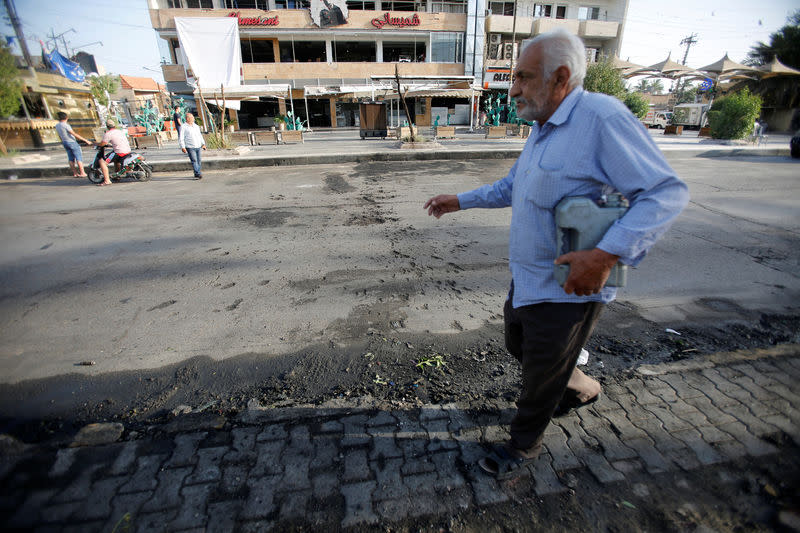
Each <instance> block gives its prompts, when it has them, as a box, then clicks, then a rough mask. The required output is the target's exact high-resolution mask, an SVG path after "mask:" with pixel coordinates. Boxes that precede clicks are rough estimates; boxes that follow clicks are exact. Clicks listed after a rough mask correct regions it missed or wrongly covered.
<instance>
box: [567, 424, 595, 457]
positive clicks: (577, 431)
mask: <svg viewBox="0 0 800 533" xmlns="http://www.w3.org/2000/svg"><path fill="white" fill-rule="evenodd" d="M558 425H559V426H561V428H562V429H563V430H564V433H565V434H566V435H567V446H569V449H570V450H571V451H572V453H575V454H578V452H579V451H580V450H582V449H584V448H586V447H587V446H597V445H598V442H597V440H595V439H594V437H591V436H590V435H588V434H587V433H586V431H584V430H583V428H582V427H581V425H580V423H579V419H578V418H577V417H569V416H565V417H562V418H559V419H558ZM578 457H579V458H580V455H578Z"/></svg>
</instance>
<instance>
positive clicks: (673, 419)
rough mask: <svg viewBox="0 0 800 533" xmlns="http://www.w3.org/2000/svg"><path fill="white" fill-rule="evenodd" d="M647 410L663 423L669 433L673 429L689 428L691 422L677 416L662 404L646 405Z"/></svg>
mask: <svg viewBox="0 0 800 533" xmlns="http://www.w3.org/2000/svg"><path fill="white" fill-rule="evenodd" d="M647 410H648V411H650V412H651V413H653V414H654V415H655V416H656V418H658V420H659V421H660V422H661V423H662V424H663V425H664V429H666V430H667V431H669V432H670V433H671V432H673V431H680V430H682V429H689V428H690V427H692V426H691V424H689V423H688V422H686V421H685V420H683V419H681V418H678V417H677V416H676V415H675V413H673V412H672V411H671V410H670V409H669V408H668V407H666V406H663V405H655V404H653V405H648V406H647Z"/></svg>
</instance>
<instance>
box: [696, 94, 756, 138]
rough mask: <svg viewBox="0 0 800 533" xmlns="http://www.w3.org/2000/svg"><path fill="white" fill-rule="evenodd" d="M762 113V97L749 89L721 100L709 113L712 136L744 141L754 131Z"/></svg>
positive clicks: (717, 101)
mask: <svg viewBox="0 0 800 533" xmlns="http://www.w3.org/2000/svg"><path fill="white" fill-rule="evenodd" d="M760 113H761V97H760V96H757V95H754V94H751V93H750V90H749V89H744V90H742V91H739V92H736V93H734V94H731V95H728V96H725V97H724V98H719V99H717V100H715V101H714V103H713V104H712V106H711V110H710V111H709V112H708V124H709V126H711V136H712V137H714V138H715V139H744V138H745V137H747V136H748V135H749V134H750V133H752V131H753V124H754V123H755V120H756V118H758V115H759V114H760Z"/></svg>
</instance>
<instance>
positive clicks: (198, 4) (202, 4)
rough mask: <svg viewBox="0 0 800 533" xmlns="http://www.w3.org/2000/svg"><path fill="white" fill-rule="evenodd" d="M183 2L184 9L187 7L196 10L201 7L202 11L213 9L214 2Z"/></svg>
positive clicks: (202, 0) (200, 0) (197, 0)
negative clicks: (184, 4)
mask: <svg viewBox="0 0 800 533" xmlns="http://www.w3.org/2000/svg"><path fill="white" fill-rule="evenodd" d="M184 2H185V3H186V7H188V8H189V9H193V8H194V9H198V8H201V7H202V8H203V9H213V8H214V2H212V1H211V0H184Z"/></svg>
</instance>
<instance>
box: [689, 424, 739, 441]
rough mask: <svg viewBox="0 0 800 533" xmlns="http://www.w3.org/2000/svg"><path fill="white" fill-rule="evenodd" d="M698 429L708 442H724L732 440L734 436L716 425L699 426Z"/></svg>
mask: <svg viewBox="0 0 800 533" xmlns="http://www.w3.org/2000/svg"><path fill="white" fill-rule="evenodd" d="M697 431H699V432H700V434H701V435H702V436H703V440H704V441H706V442H708V443H711V444H713V443H715V442H723V441H726V440H731V439H732V438H733V437H731V436H730V435H728V434H727V433H725V432H724V431H721V430H720V429H719V428H718V427H716V426H698V427H697Z"/></svg>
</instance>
